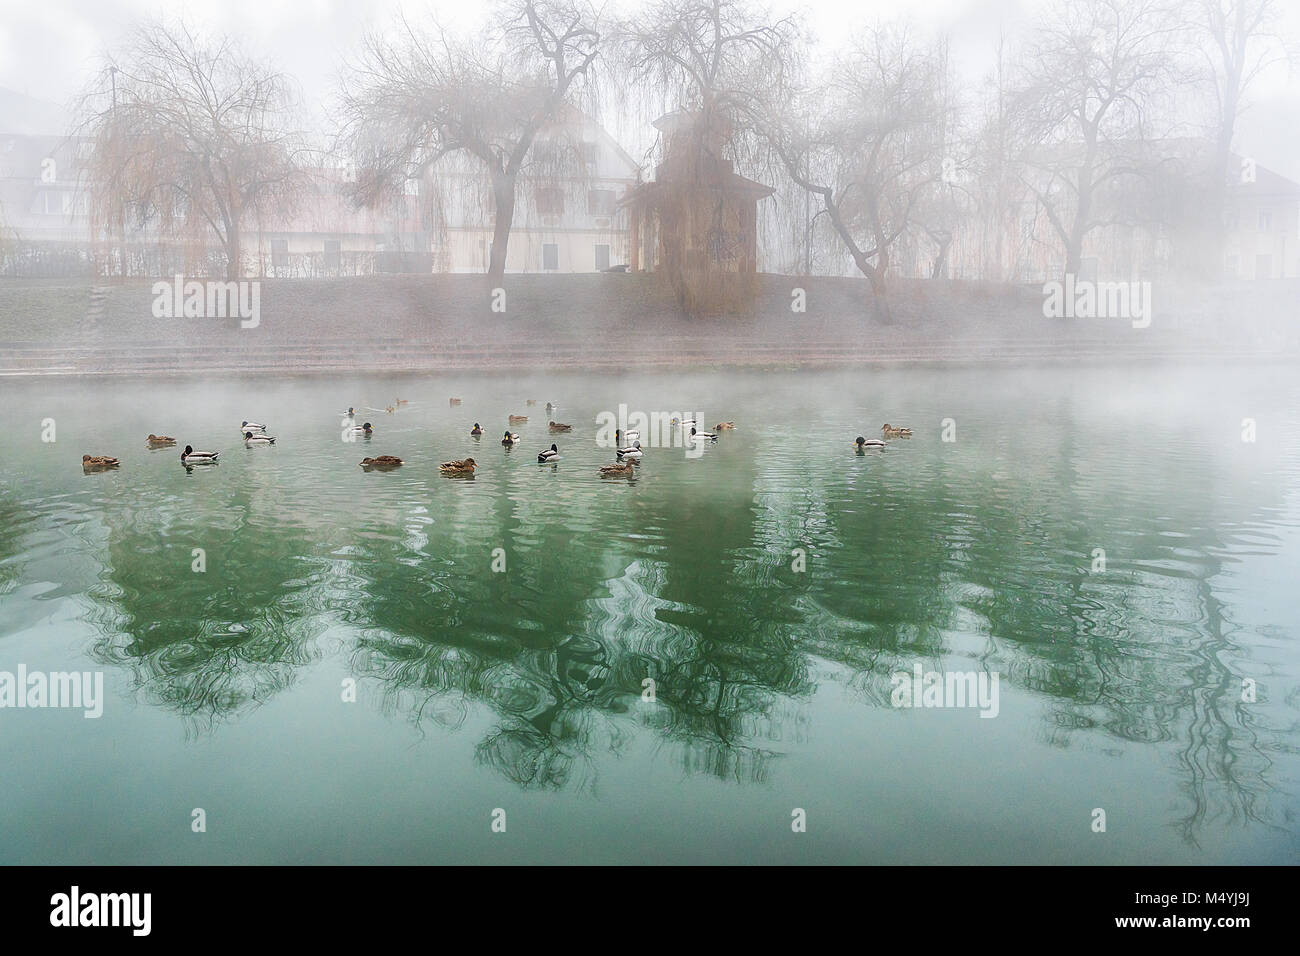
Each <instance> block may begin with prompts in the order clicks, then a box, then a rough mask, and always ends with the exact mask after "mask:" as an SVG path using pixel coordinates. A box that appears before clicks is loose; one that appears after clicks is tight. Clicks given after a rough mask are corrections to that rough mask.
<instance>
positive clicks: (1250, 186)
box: [1223, 157, 1300, 279]
mask: <svg viewBox="0 0 1300 956" xmlns="http://www.w3.org/2000/svg"><path fill="white" fill-rule="evenodd" d="M1235 158H1236V160H1237V161H1236V163H1235V165H1234V170H1236V171H1237V172H1238V173H1239V175H1238V177H1237V178H1238V181H1237V182H1236V183H1234V185H1233V186H1232V188H1231V190H1230V192H1229V197H1230V199H1229V203H1228V210H1227V213H1228V215H1227V242H1226V245H1225V248H1224V263H1223V272H1224V277H1225V278H1228V279H1295V278H1300V183H1295V182H1292V181H1291V180H1289V179H1287V178H1286V177H1285V176H1281V175H1278V174H1277V173H1275V172H1273V171H1272V170H1269V169H1265V168H1264V167H1263V166H1258V165H1256V164H1254V163H1251V162H1249V161H1246V160H1242V159H1241V158H1240V157H1235Z"/></svg>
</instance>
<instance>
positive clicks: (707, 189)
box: [623, 111, 773, 315]
mask: <svg viewBox="0 0 1300 956" xmlns="http://www.w3.org/2000/svg"><path fill="white" fill-rule="evenodd" d="M654 125H655V126H656V128H658V129H659V130H660V133H661V136H662V139H663V158H662V162H660V163H659V164H658V165H657V166H656V167H655V178H654V180H653V181H652V182H648V183H640V184H638V185H637V186H635V187H633V188H632V190H631V191H630V192H629V193H628V195H627V197H626V198H625V199H624V200H623V205H625V206H626V207H627V209H628V212H629V217H628V223H629V232H630V240H631V241H630V247H631V248H630V256H629V263H628V265H629V267H630V268H631V269H632V271H634V272H636V271H645V272H655V273H659V274H662V275H663V276H664V277H665V278H666V279H667V281H668V282H670V283H671V284H672V286H673V289H674V290H675V291H676V293H677V296H678V299H679V301H680V302H681V304H682V307H683V308H684V309H685V310H686V311H687V312H688V313H690V314H692V315H717V314H723V313H737V312H747V311H749V310H750V309H751V308H752V306H753V302H754V296H755V294H756V291H757V281H756V276H755V273H756V271H757V259H758V255H757V229H756V224H757V219H758V201H759V200H760V199H763V198H765V197H767V196H770V195H771V194H772V191H773V190H772V188H771V187H770V186H764V185H763V184H762V183H758V182H755V181H754V180H752V179H746V178H745V177H744V176H741V175H740V174H739V173H737V172H736V171H735V170H734V169H733V167H732V162H731V160H730V159H728V158H726V157H725V156H724V155H723V145H724V144H725V143H726V141H727V138H728V135H729V129H728V128H726V126H725V125H723V124H722V123H720V122H717V121H713V122H708V121H705V120H704V119H703V118H702V115H701V114H699V113H692V112H685V111H679V112H675V113H669V114H667V115H665V116H661V117H660V118H659V119H657V120H656V121H655V124H654Z"/></svg>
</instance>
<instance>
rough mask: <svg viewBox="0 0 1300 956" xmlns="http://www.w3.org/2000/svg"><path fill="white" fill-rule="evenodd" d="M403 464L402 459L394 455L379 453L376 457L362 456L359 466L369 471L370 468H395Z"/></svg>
mask: <svg viewBox="0 0 1300 956" xmlns="http://www.w3.org/2000/svg"><path fill="white" fill-rule="evenodd" d="M401 464H403V462H402V459H400V458H398V457H397V456H396V455H380V456H378V457H377V458H362V459H361V467H362V468H365V469H366V470H367V471H369V470H370V469H371V468H396V467H397V466H398V465H401Z"/></svg>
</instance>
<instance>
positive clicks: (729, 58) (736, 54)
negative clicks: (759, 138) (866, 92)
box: [614, 0, 800, 152]
mask: <svg viewBox="0 0 1300 956" xmlns="http://www.w3.org/2000/svg"><path fill="white" fill-rule="evenodd" d="M614 39H615V41H616V43H617V45H618V48H619V51H620V53H621V54H623V66H624V68H625V71H626V73H627V75H628V83H627V86H626V89H629V90H638V91H642V92H643V93H645V92H648V93H649V95H652V96H657V97H658V98H659V99H660V101H661V104H662V106H663V107H666V108H669V109H672V108H680V109H684V110H687V111H689V112H691V113H694V114H697V116H698V117H699V120H700V121H699V122H697V123H695V124H694V126H695V128H696V129H697V130H699V131H701V136H702V137H703V138H705V139H707V138H708V134H707V133H706V132H705V131H711V132H712V134H713V135H714V136H715V137H717V138H718V140H720V142H715V143H712V144H710V143H706V142H702V143H701V144H700V145H701V148H702V149H704V150H706V151H712V150H715V149H718V148H721V147H726V148H728V149H730V150H731V151H740V152H744V151H746V147H747V146H753V144H754V142H755V137H754V134H755V132H756V131H757V130H758V127H759V125H760V119H761V117H763V116H764V115H766V113H767V112H768V111H769V109H770V105H771V104H772V103H774V102H779V101H780V100H781V98H782V96H783V95H784V94H785V93H787V92H788V90H789V88H790V86H791V83H792V80H793V79H794V73H795V71H796V67H797V63H798V55H799V52H800V48H799V28H798V24H797V22H796V21H795V19H794V18H793V17H783V18H779V19H774V18H773V17H772V16H771V15H770V14H769V13H768V12H767V10H765V9H764V8H762V7H761V6H759V5H757V4H755V3H753V2H750V0H658V2H657V3H654V4H652V5H651V6H650V7H648V8H647V9H646V10H645V11H644V12H642V13H641V14H640V15H639V16H637V17H634V18H632V19H630V20H627V21H625V22H623V23H621V24H620V25H619V27H618V29H617V31H616V33H615V37H614ZM746 140H748V142H744V141H746Z"/></svg>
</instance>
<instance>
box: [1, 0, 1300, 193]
mask: <svg viewBox="0 0 1300 956" xmlns="http://www.w3.org/2000/svg"><path fill="white" fill-rule="evenodd" d="M628 2H629V0H613V3H612V6H614V7H616V8H625V7H626V6H627V5H628ZM1040 2H1042V0H817V2H802V3H801V2H795V0H784V2H783V0H772V2H770V3H769V4H768V5H769V7H770V8H771V9H773V10H775V11H778V12H787V11H788V12H794V11H801V12H803V13H804V14H805V16H806V18H807V19H806V22H807V23H808V25H809V27H810V30H811V32H812V34H813V36H814V38H815V39H816V40H817V41H818V43H819V45H820V46H821V48H822V49H827V50H828V49H833V48H834V47H835V46H836V45H838V44H840V43H842V42H843V39H844V37H845V36H846V34H847V33H848V32H849V31H850V30H851V28H852V27H853V26H854V25H857V24H862V23H865V22H869V21H872V20H874V19H877V18H890V17H894V16H899V15H906V16H908V17H910V19H912V20H913V21H914V22H916V23H917V24H920V25H922V26H924V27H926V28H929V29H932V30H936V31H946V32H947V33H949V35H950V36H951V42H952V54H953V60H954V63H955V65H956V67H957V68H958V69H959V70H960V71H961V72H962V73H963V74H964V75H965V76H966V77H968V78H969V79H970V80H971V81H973V82H977V81H978V80H979V78H980V76H981V74H982V73H983V72H984V70H985V69H986V65H987V63H988V62H989V59H988V58H989V55H990V53H991V44H992V41H993V38H994V37H995V36H996V34H997V31H998V26H999V24H1000V23H1003V22H1005V23H1008V24H1009V25H1011V26H1012V27H1014V25H1015V24H1017V23H1022V22H1024V20H1025V19H1026V17H1027V14H1028V12H1032V11H1033V10H1034V9H1036V8H1037V6H1038V5H1039V3H1040ZM1283 6H1284V8H1286V9H1287V14H1286V16H1287V22H1286V24H1285V29H1286V31H1287V32H1288V34H1289V35H1290V36H1291V37H1293V38H1297V37H1300V2H1297V0H1286V2H1284V4H1283ZM0 10H3V14H2V15H0V87H9V88H10V89H14V90H17V91H19V92H21V93H25V94H26V95H28V96H33V97H37V98H40V99H47V100H52V101H54V102H56V103H60V104H66V103H68V102H69V101H70V100H71V99H72V97H74V96H75V95H76V93H77V92H78V91H80V90H81V89H82V88H83V87H84V85H85V84H86V82H87V80H88V78H89V77H90V75H91V74H92V73H93V72H94V71H95V68H96V67H97V65H98V64H99V63H100V58H101V56H102V54H103V51H104V50H105V48H107V47H110V46H112V45H114V44H115V43H116V42H117V40H118V39H119V38H120V37H121V35H122V33H123V32H124V31H125V30H126V29H128V28H129V26H130V25H131V24H132V23H133V22H135V21H137V20H138V19H140V18H142V17H143V18H148V17H151V16H157V15H159V14H160V13H164V12H165V13H166V14H167V15H169V16H172V17H175V16H183V17H184V19H185V20H186V21H187V22H189V23H191V24H195V25H198V26H199V27H200V28H201V29H202V30H204V31H212V32H229V33H234V34H238V35H240V36H241V37H243V38H244V40H245V42H246V43H247V45H248V47H249V48H250V50H251V51H252V52H254V53H257V54H260V55H264V56H268V57H270V58H271V59H273V60H274V61H275V62H276V63H277V64H278V66H279V67H280V68H281V69H283V70H285V71H286V72H288V73H290V74H293V75H294V76H295V77H296V78H297V79H298V81H299V83H300V84H301V86H302V89H303V92H304V93H305V95H306V97H307V98H308V99H309V100H310V101H312V102H314V103H315V104H317V106H318V108H319V105H320V104H321V103H322V102H323V101H324V100H325V99H327V98H328V97H329V96H330V95H331V94H332V92H333V90H334V88H335V77H336V75H337V71H338V68H339V64H340V62H341V61H342V59H343V58H344V57H345V56H347V55H350V53H351V52H352V51H353V50H354V49H355V44H356V40H357V38H358V37H359V36H360V35H361V34H363V33H365V32H366V31H368V30H371V29H380V28H384V27H386V26H388V25H390V24H391V23H393V21H394V19H395V18H396V16H397V14H398V13H399V12H400V11H403V10H404V11H405V12H406V14H407V15H408V16H410V17H412V18H413V19H415V20H417V22H418V21H419V20H420V19H422V18H423V17H424V16H426V15H427V11H430V10H433V11H436V13H437V15H438V17H439V18H440V19H442V20H443V21H444V22H446V23H448V24H450V25H461V26H469V25H471V24H472V22H473V21H474V20H475V19H477V18H478V17H481V16H483V15H484V13H485V5H484V3H483V2H482V0H469V2H466V0H431V2H423V0H422V2H401V0H187V2H183V3H160V2H158V0H0ZM1252 98H1253V100H1254V106H1253V108H1252V109H1251V111H1250V112H1249V113H1248V114H1247V115H1246V116H1245V118H1244V119H1243V121H1242V123H1241V124H1240V125H1239V128H1238V140H1237V147H1238V151H1239V152H1241V153H1243V154H1245V155H1249V156H1253V157H1254V158H1255V159H1256V160H1257V161H1258V162H1260V163H1262V164H1263V165H1265V166H1268V167H1271V168H1273V169H1275V170H1277V171H1278V172H1281V173H1283V174H1285V175H1287V176H1289V177H1291V178H1292V179H1295V180H1297V181H1300V122H1297V120H1300V79H1298V78H1297V77H1295V76H1292V75H1290V74H1289V71H1287V70H1286V69H1283V68H1279V69H1275V70H1273V71H1272V72H1271V73H1270V74H1269V75H1267V76H1265V77H1262V78H1261V80H1260V82H1259V84H1258V85H1257V87H1255V88H1254V89H1253V90H1252ZM613 125H614V126H617V124H613ZM611 131H612V132H614V133H615V134H616V135H626V134H625V133H621V131H619V130H618V129H616V128H612V129H611ZM628 145H629V146H631V145H633V144H631V143H629V144H628Z"/></svg>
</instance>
